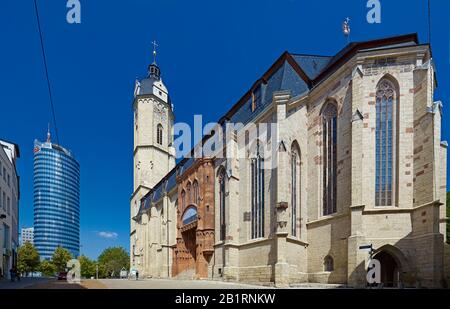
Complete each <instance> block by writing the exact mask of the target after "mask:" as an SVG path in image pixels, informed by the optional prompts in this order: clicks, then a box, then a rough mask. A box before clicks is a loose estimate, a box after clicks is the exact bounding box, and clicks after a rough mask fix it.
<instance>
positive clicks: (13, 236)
mask: <svg viewBox="0 0 450 309" xmlns="http://www.w3.org/2000/svg"><path fill="white" fill-rule="evenodd" d="M19 157H20V152H19V146H18V145H16V144H13V143H10V142H7V141H3V140H0V250H1V251H0V252H1V254H0V255H1V263H0V268H1V270H0V277H4V278H9V276H10V274H9V270H10V269H11V268H13V267H15V266H16V265H17V249H18V246H19V230H18V222H19V198H20V189H19V175H18V174H17V166H16V162H17V159H18V158H19Z"/></svg>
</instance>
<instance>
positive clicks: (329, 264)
mask: <svg viewBox="0 0 450 309" xmlns="http://www.w3.org/2000/svg"><path fill="white" fill-rule="evenodd" d="M323 270H324V271H327V272H331V271H333V270H334V260H333V258H332V257H331V256H329V255H327V256H326V257H325V259H324V261H323Z"/></svg>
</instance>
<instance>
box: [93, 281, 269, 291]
mask: <svg viewBox="0 0 450 309" xmlns="http://www.w3.org/2000/svg"><path fill="white" fill-rule="evenodd" d="M88 281H89V280H88ZM99 281H100V282H101V283H102V284H103V285H104V286H105V287H106V288H108V289H268V287H264V286H258V285H248V284H241V283H231V282H220V281H206V280H167V279H148V280H139V281H136V280H119V279H108V280H99Z"/></svg>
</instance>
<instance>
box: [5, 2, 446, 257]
mask: <svg viewBox="0 0 450 309" xmlns="http://www.w3.org/2000/svg"><path fill="white" fill-rule="evenodd" d="M38 3H39V7H40V15H41V24H42V30H43V35H44V42H45V47H46V52H47V61H48V68H49V74H50V78H51V82H52V90H53V96H54V102H55V110H56V117H57V122H58V130H59V138H60V143H61V144H62V146H64V147H66V148H69V149H71V150H72V151H73V153H74V154H75V156H76V157H77V159H78V160H79V162H80V164H81V231H82V232H81V244H82V248H81V251H82V253H84V254H87V255H88V256H90V257H93V258H96V257H97V256H98V254H99V253H100V252H101V251H102V250H103V249H104V248H105V247H108V246H113V245H121V246H124V247H125V248H127V249H128V233H129V199H130V195H131V193H132V147H133V145H132V144H133V135H132V133H133V131H132V130H133V128H132V109H131V104H132V99H133V87H134V80H135V78H136V77H137V76H142V75H145V74H146V68H147V65H148V64H149V63H150V62H151V61H152V56H151V50H152V46H151V41H153V40H157V41H158V43H159V51H158V64H159V66H160V67H161V70H162V74H163V79H164V82H165V83H166V85H167V86H168V88H169V91H170V95H171V97H172V100H173V103H174V105H175V114H176V120H177V121H182V122H187V123H192V122H193V114H194V113H195V114H203V119H204V122H205V123H206V122H209V121H215V120H217V119H218V118H219V117H220V116H221V115H222V114H223V113H224V112H225V111H227V110H228V108H229V107H231V105H233V104H234V103H235V102H236V101H237V100H238V99H239V98H240V97H241V96H242V95H243V94H244V93H245V91H247V90H248V88H249V87H250V86H251V85H252V83H253V82H254V81H255V80H256V79H257V78H259V77H260V76H261V74H262V73H264V72H265V70H267V69H268V68H269V67H270V65H271V64H272V63H273V62H274V61H275V60H276V59H277V58H278V57H279V56H280V54H281V53H282V52H283V51H285V50H288V51H290V52H294V53H311V54H323V55H333V54H335V53H336V52H337V51H338V50H340V49H341V48H343V47H344V45H345V44H346V39H345V38H344V37H343V35H342V32H341V23H342V21H343V19H344V18H345V17H347V16H348V17H350V18H351V27H352V34H351V40H352V41H362V40H368V39H373V38H378V37H385V36H390V35H397V34H405V33H412V32H417V33H418V34H419V38H420V41H421V42H423V43H425V42H427V41H428V36H427V17H426V8H427V1H426V0H409V1H386V0H381V4H382V19H381V24H378V25H373V24H368V23H367V21H366V14H367V11H368V9H367V8H366V3H367V1H365V0H341V1H320V0H316V1H305V0H285V1H281V0H277V1H275V0H271V1H269V0H259V1H243V0H215V1H211V0H209V1H197V0H191V1H182V0H176V1H175V0H152V1H150V0H127V1H108V0H90V1H87V0H81V5H82V8H81V13H82V16H81V22H82V23H81V24H79V25H71V24H68V23H67V22H66V13H67V8H66V0H58V1H54V0H39V1H38ZM432 11H433V23H432V24H433V34H432V46H433V55H434V59H435V61H436V67H437V73H438V82H439V87H438V89H437V91H436V93H435V94H436V95H435V99H439V100H442V101H443V102H444V106H446V104H447V103H448V102H449V101H450V100H449V98H450V87H449V83H450V74H449V69H450V67H449V66H450V53H449V45H450V43H449V30H450V19H449V13H450V1H448V0H432ZM0 39H1V48H0V106H1V108H0V110H1V114H0V115H1V118H0V119H1V120H0V138H4V139H8V140H11V141H14V142H16V143H18V144H19V145H20V147H21V155H22V156H21V158H20V160H19V167H18V168H19V173H20V176H21V200H20V207H21V209H20V225H21V226H30V225H32V223H33V185H32V176H33V170H32V166H33V164H32V163H33V152H32V151H33V140H34V139H35V138H39V139H45V135H46V130H47V123H48V122H49V121H51V113H50V105H49V100H48V93H47V88H46V87H47V86H46V81H45V75H44V68H43V64H42V58H41V53H40V45H39V36H38V32H37V24H36V18H35V15H34V4H33V0H21V1H17V0H2V1H1V2H0ZM446 110H447V108H446V107H444V111H446ZM444 117H445V118H444V120H443V139H444V140H448V139H449V133H448V132H449V126H450V121H449V120H450V118H449V117H450V114H449V113H445V114H444ZM102 232H103V233H102ZM108 236H110V237H108Z"/></svg>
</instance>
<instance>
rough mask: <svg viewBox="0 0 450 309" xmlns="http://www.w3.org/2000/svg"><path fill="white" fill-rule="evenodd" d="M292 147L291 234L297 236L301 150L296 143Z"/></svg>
mask: <svg viewBox="0 0 450 309" xmlns="http://www.w3.org/2000/svg"><path fill="white" fill-rule="evenodd" d="M291 149H292V150H291V234H292V236H294V237H296V236H297V217H298V213H299V206H300V152H299V151H298V149H297V147H296V145H295V144H293V145H292V148H291Z"/></svg>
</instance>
